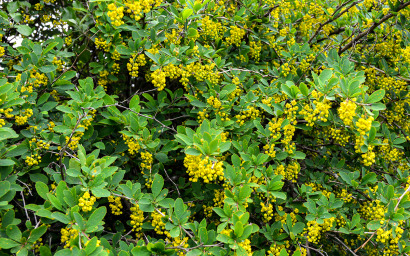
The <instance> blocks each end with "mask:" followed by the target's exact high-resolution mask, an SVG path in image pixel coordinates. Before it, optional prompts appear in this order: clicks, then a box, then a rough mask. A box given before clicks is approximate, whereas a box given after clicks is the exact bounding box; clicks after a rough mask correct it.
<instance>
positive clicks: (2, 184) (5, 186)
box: [0, 180, 10, 197]
mask: <svg viewBox="0 0 410 256" xmlns="http://www.w3.org/2000/svg"><path fill="white" fill-rule="evenodd" d="M9 190H10V182H9V181H8V180H4V181H0V197H2V196H4V195H5V194H6V193H7V192H9Z"/></svg>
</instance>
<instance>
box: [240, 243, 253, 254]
mask: <svg viewBox="0 0 410 256" xmlns="http://www.w3.org/2000/svg"><path fill="white" fill-rule="evenodd" d="M238 245H239V246H240V247H242V248H243V249H245V251H246V254H247V255H248V256H252V248H251V240H249V239H245V240H243V242H240V243H238Z"/></svg>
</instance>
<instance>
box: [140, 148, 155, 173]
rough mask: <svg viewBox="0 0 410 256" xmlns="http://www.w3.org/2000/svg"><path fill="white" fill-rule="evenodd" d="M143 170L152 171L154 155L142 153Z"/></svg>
mask: <svg viewBox="0 0 410 256" xmlns="http://www.w3.org/2000/svg"><path fill="white" fill-rule="evenodd" d="M141 159H142V163H141V168H145V169H151V165H152V161H153V159H152V154H151V153H150V152H141Z"/></svg>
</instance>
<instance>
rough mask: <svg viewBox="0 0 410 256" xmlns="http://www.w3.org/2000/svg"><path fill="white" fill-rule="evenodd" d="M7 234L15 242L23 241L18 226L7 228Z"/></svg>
mask: <svg viewBox="0 0 410 256" xmlns="http://www.w3.org/2000/svg"><path fill="white" fill-rule="evenodd" d="M6 234H7V236H8V237H9V238H11V239H13V240H14V241H17V242H19V241H20V239H21V231H20V229H19V228H18V227H17V226H16V225H8V226H7V228H6Z"/></svg>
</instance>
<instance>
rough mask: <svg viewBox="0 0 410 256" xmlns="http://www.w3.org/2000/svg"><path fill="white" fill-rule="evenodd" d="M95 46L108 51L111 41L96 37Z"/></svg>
mask: <svg viewBox="0 0 410 256" xmlns="http://www.w3.org/2000/svg"><path fill="white" fill-rule="evenodd" d="M95 46H96V47H97V49H100V50H104V51H105V52H109V51H110V47H111V43H107V41H105V40H104V39H102V38H96V39H95Z"/></svg>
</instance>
